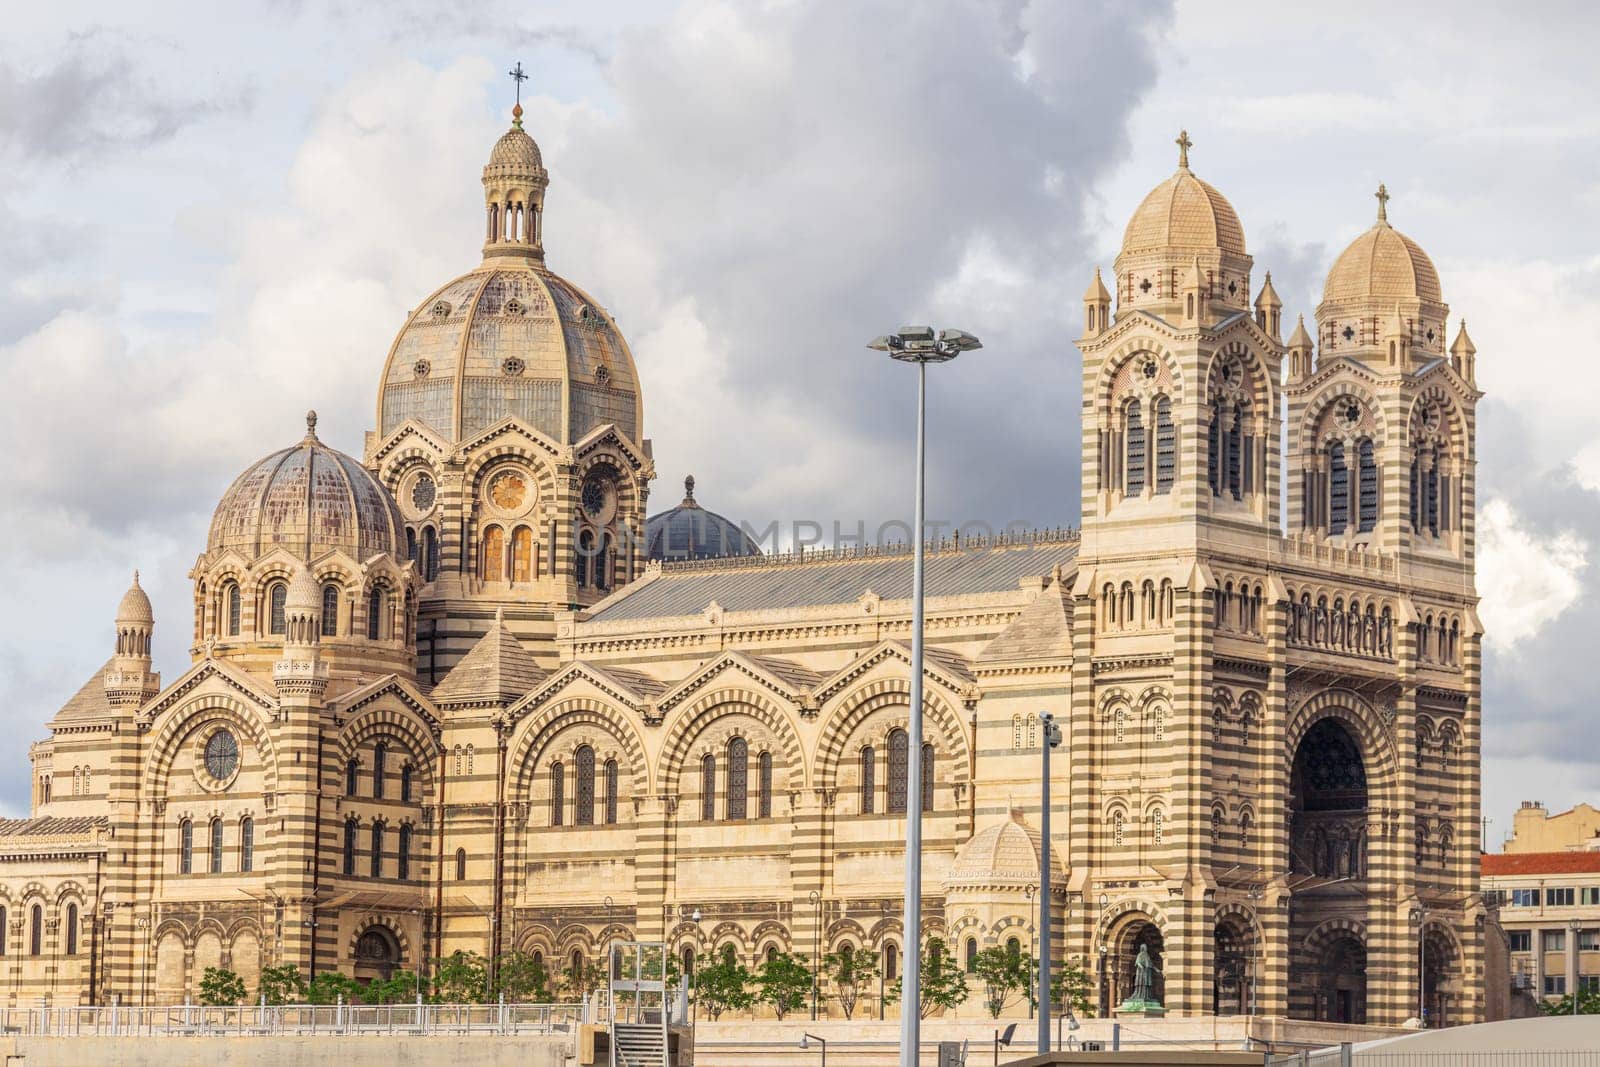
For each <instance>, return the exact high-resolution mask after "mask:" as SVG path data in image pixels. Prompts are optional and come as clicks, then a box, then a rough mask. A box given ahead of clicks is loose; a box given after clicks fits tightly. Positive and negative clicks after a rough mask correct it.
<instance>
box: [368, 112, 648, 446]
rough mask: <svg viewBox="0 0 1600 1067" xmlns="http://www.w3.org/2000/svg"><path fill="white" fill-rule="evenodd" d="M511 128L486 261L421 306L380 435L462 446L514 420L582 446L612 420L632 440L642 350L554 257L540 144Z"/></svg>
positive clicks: (494, 161)
mask: <svg viewBox="0 0 1600 1067" xmlns="http://www.w3.org/2000/svg"><path fill="white" fill-rule="evenodd" d="M512 114H513V115H514V116H515V118H514V119H513V122H512V127H511V129H510V130H508V131H507V132H506V133H505V134H504V135H503V136H502V137H501V138H500V140H499V141H498V142H496V143H495V146H494V148H493V150H492V151H491V152H490V155H489V162H488V164H487V165H485V166H484V168H483V188H484V200H485V202H484V208H485V216H486V218H485V222H486V226H485V240H484V245H483V263H482V264H481V265H480V266H479V267H478V269H476V270H474V271H472V272H471V273H469V274H465V275H463V276H461V277H459V278H457V279H455V280H454V281H451V282H449V283H447V284H445V285H443V286H441V287H440V288H439V289H438V290H436V291H435V292H434V293H433V294H431V295H430V296H429V297H428V298H427V299H426V300H424V301H423V302H422V304H421V305H420V306H419V307H418V308H417V309H416V310H415V311H413V312H412V314H411V316H410V317H409V318H408V319H407V320H406V324H405V326H404V327H403V328H402V329H401V331H400V335H399V336H398V337H396V338H395V342H394V345H393V346H392V347H391V348H390V349H389V359H388V362H387V363H386V364H385V366H384V371H383V381H382V383H381V385H380V386H379V388H378V436H379V437H380V438H384V437H388V436H389V435H390V434H391V433H393V432H394V431H395V430H397V429H399V428H400V426H401V425H403V424H404V423H405V422H406V421H407V420H411V419H414V420H416V421H417V422H419V423H421V424H422V425H424V426H426V427H427V428H428V429H430V430H432V431H433V432H434V433H436V434H438V435H439V436H441V437H443V438H445V439H446V440H448V441H450V442H452V443H455V442H463V441H469V440H471V439H472V438H473V437H475V436H476V435H478V434H479V433H482V432H483V431H484V430H487V429H489V428H490V427H491V426H494V425H495V424H496V423H498V422H500V421H501V420H502V419H505V418H507V417H515V418H517V419H520V420H521V421H523V422H525V423H527V424H528V425H530V426H532V427H534V428H535V429H537V430H539V431H540V432H541V433H543V434H545V435H547V436H549V437H550V438H552V439H554V440H555V441H558V442H561V443H563V444H572V443H575V442H577V441H579V440H581V439H582V438H583V437H584V436H585V435H586V434H588V433H589V432H590V431H591V430H593V429H594V428H595V427H597V426H603V425H605V424H606V423H614V424H616V426H617V428H618V429H620V430H621V431H622V432H623V433H624V434H626V435H627V436H628V437H629V438H630V439H631V440H633V441H635V442H637V441H639V440H640V439H641V435H642V433H643V429H644V426H643V423H644V414H643V410H642V404H641V401H640V396H639V375H638V371H637V369H636V368H635V367H634V364H633V354H632V353H631V352H629V351H628V344H627V342H626V341H624V340H623V338H622V334H621V332H620V331H619V330H618V329H617V324H616V323H615V322H613V321H612V319H611V316H610V315H608V314H607V313H606V311H605V309H604V308H602V307H601V306H600V305H599V304H598V303H597V302H596V301H595V300H594V298H593V297H591V296H589V295H588V294H587V293H585V292H584V291H583V290H581V289H579V288H578V287H577V286H576V285H573V284H572V283H571V282H569V281H567V280H566V279H565V278H562V277H561V276H560V275H558V274H556V273H554V272H553V271H551V270H550V269H549V268H548V267H546V266H545V263H544V191H545V187H546V186H547V185H548V184H549V179H548V176H547V175H546V173H545V169H544V161H543V156H542V155H541V153H540V152H539V146H538V145H537V144H536V143H535V142H534V140H533V138H532V137H529V136H528V134H527V133H525V132H524V131H523V129H522V117H521V109H520V107H519V108H518V109H517V110H516V111H514V112H513V113H512Z"/></svg>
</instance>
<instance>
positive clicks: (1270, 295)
mask: <svg viewBox="0 0 1600 1067" xmlns="http://www.w3.org/2000/svg"><path fill="white" fill-rule="evenodd" d="M1256 307H1257V308H1258V309H1266V308H1281V307H1283V301H1282V300H1279V299H1278V291H1277V290H1276V289H1274V288H1273V287H1272V272H1271V271H1270V270H1269V271H1267V279H1266V281H1264V282H1262V283H1261V292H1260V293H1258V294H1257V295H1256Z"/></svg>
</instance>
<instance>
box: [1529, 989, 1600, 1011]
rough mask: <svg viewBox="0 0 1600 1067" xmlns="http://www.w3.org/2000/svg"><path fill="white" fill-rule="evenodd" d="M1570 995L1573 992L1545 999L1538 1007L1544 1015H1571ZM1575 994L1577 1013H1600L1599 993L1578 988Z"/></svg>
mask: <svg viewBox="0 0 1600 1067" xmlns="http://www.w3.org/2000/svg"><path fill="white" fill-rule="evenodd" d="M1572 996H1573V994H1571V993H1568V994H1567V995H1566V996H1564V997H1562V998H1561V999H1560V1000H1546V1001H1544V1002H1542V1003H1541V1004H1540V1005H1539V1007H1540V1008H1542V1009H1543V1010H1544V1013H1545V1014H1546V1015H1571V1014H1572ZM1577 996H1578V1014H1579V1015H1600V993H1595V992H1585V991H1581V990H1580V991H1579V992H1578V994H1577Z"/></svg>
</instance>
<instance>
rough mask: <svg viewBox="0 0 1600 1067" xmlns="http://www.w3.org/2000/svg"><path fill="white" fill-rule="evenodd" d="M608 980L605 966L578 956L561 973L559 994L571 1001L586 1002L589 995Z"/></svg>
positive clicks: (597, 961)
mask: <svg viewBox="0 0 1600 1067" xmlns="http://www.w3.org/2000/svg"><path fill="white" fill-rule="evenodd" d="M608 981H610V979H609V978H608V977H607V976H606V969H605V965H604V964H602V963H601V962H600V961H599V960H591V959H589V958H587V957H585V956H579V957H577V959H576V960H574V961H571V962H569V963H568V964H567V966H566V969H565V970H563V971H562V972H561V983H560V984H561V992H562V994H563V995H565V996H567V997H570V998H572V999H573V1000H587V999H589V994H591V993H593V992H594V991H595V990H596V989H599V988H601V987H602V986H604V985H605V984H606V983H607V982H608Z"/></svg>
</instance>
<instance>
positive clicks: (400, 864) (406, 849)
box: [394, 822, 411, 881]
mask: <svg viewBox="0 0 1600 1067" xmlns="http://www.w3.org/2000/svg"><path fill="white" fill-rule="evenodd" d="M395 864H396V869H395V872H394V873H395V877H396V878H399V879H400V880H401V881H405V880H406V879H408V878H410V877H411V824H410V823H408V822H403V823H401V824H400V841H399V844H398V845H397V846H396V847H395Z"/></svg>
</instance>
